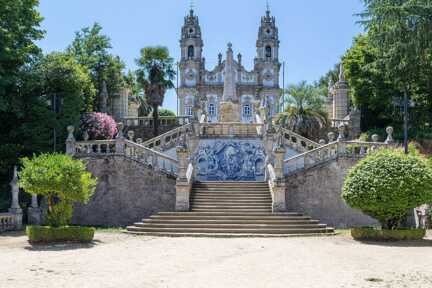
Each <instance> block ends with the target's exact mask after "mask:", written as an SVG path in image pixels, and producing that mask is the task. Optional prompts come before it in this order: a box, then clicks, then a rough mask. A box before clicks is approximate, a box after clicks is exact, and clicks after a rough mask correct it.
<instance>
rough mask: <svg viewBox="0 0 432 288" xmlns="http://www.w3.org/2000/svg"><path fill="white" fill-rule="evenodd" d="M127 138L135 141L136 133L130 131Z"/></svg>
mask: <svg viewBox="0 0 432 288" xmlns="http://www.w3.org/2000/svg"><path fill="white" fill-rule="evenodd" d="M127 136H128V139H129V140H130V141H134V138H135V132H134V131H133V130H129V131H128V132H127Z"/></svg>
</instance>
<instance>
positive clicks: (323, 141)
mask: <svg viewBox="0 0 432 288" xmlns="http://www.w3.org/2000/svg"><path fill="white" fill-rule="evenodd" d="M318 143H319V144H320V145H325V144H326V141H325V140H324V139H320V140H319V142H318Z"/></svg>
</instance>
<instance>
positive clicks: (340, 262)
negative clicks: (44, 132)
mask: <svg viewBox="0 0 432 288" xmlns="http://www.w3.org/2000/svg"><path fill="white" fill-rule="evenodd" d="M0 267H1V273H0V287H2V288H9V287H10V288H21V287H22V288H24V287H25V288H32V287H35V288H50V287H71V288H72V287H73V288H86V287H92V288H98V287H101V288H102V287H103V288H110V287H116V288H117V287H127V288H134V287H140V288H147V287H161V288H162V287H163V288H167V287H169V288H171V287H173V288H182V287H185V288H186V287H187V288H193V287H197V288H216V287H217V288H222V287H223V288H229V287H233V288H242V287H259V288H267V287H268V288H278V287H284V288H286V287H295V288H297V287H306V288H314V287H319V288H326V287H328V288H338V287H367V288H373V287H391V288H397V287H416V288H423V287H424V288H426V287H427V288H430V287H432V233H429V238H428V240H424V241H421V242H410V243H386V244H363V243H359V242H355V241H353V240H351V239H350V237H348V236H335V237H324V238H285V239H261V238H259V239H235V238H234V239H206V238H154V237H135V236H129V235H126V234H121V233H97V235H96V240H95V242H94V243H93V244H92V245H84V246H83V245H52V246H36V247H32V246H30V245H29V244H28V243H27V242H26V237H25V236H23V235H21V234H19V235H17V234H8V235H6V236H5V235H3V236H0Z"/></svg>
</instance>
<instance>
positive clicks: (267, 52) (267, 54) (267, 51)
mask: <svg viewBox="0 0 432 288" xmlns="http://www.w3.org/2000/svg"><path fill="white" fill-rule="evenodd" d="M265 57H266V58H268V59H270V58H272V47H271V46H266V47H265Z"/></svg>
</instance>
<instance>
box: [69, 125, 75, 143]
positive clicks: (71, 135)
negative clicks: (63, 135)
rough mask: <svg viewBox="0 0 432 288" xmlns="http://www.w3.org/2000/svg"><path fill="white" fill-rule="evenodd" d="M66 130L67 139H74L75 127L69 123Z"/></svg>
mask: <svg viewBox="0 0 432 288" xmlns="http://www.w3.org/2000/svg"><path fill="white" fill-rule="evenodd" d="M67 131H68V138H67V141H75V137H74V132H75V127H74V126H72V125H69V126H67Z"/></svg>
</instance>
